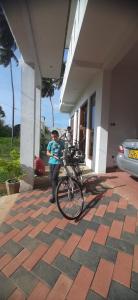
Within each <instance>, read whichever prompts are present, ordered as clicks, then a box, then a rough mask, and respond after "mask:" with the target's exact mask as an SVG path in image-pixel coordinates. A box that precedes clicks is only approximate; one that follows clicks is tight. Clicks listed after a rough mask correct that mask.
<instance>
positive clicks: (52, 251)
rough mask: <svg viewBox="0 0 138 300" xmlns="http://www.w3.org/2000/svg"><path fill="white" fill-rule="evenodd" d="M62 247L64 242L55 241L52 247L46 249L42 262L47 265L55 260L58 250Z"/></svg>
mask: <svg viewBox="0 0 138 300" xmlns="http://www.w3.org/2000/svg"><path fill="white" fill-rule="evenodd" d="M63 245H64V241H62V240H60V239H57V240H56V241H55V242H54V243H53V244H52V246H51V247H50V248H49V249H48V251H47V252H46V254H45V255H44V256H43V258H42V259H43V260H44V261H46V262H47V263H49V264H51V263H52V262H53V260H54V259H55V258H56V256H57V255H58V253H59V252H60V250H61V249H62V247H63Z"/></svg>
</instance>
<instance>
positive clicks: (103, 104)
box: [60, 0, 138, 173]
mask: <svg viewBox="0 0 138 300" xmlns="http://www.w3.org/2000/svg"><path fill="white" fill-rule="evenodd" d="M137 16H138V3H137V1H121V0H120V1H113V0H111V1H108V0H97V1H95V0H79V1H78V2H77V7H76V14H75V19H74V24H73V30H72V35H71V40H70V46H69V50H68V57H67V64H66V70H65V75H64V81H63V85H62V91H61V104H60V109H61V111H62V112H68V113H70V123H71V125H72V127H73V133H74V140H75V139H77V140H78V141H79V142H80V147H82V149H83V150H84V151H85V154H86V164H87V165H88V166H89V167H90V168H92V170H93V171H94V172H96V173H102V172H106V168H107V167H112V166H114V165H115V163H116V162H115V156H116V154H117V149H118V145H119V144H120V143H121V142H122V141H123V140H124V139H125V138H136V137H137V138H138V117H137V112H138V17H137Z"/></svg>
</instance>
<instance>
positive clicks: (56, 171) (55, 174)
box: [50, 164, 60, 199]
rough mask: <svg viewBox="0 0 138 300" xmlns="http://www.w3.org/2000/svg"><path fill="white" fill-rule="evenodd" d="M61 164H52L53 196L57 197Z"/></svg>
mask: <svg viewBox="0 0 138 300" xmlns="http://www.w3.org/2000/svg"><path fill="white" fill-rule="evenodd" d="M59 169H60V164H56V165H54V164H50V180H51V183H52V197H53V199H54V198H55V191H56V187H57V184H58V175H59Z"/></svg>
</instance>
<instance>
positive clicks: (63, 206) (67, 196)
mask: <svg viewBox="0 0 138 300" xmlns="http://www.w3.org/2000/svg"><path fill="white" fill-rule="evenodd" d="M56 200H57V206H58V208H59V210H60V212H61V213H62V215H63V216H64V217H65V218H66V219H69V220H73V219H76V218H77V217H79V216H80V214H81V212H82V210H83V205H84V198H83V194H82V190H81V187H80V185H79V184H78V182H77V181H76V180H75V179H74V178H71V177H68V176H66V177H63V178H61V180H60V181H59V183H58V186H57V190H56Z"/></svg>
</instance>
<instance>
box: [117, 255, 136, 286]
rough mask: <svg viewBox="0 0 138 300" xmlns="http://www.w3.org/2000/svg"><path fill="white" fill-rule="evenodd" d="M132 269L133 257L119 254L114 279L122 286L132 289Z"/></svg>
mask: <svg viewBox="0 0 138 300" xmlns="http://www.w3.org/2000/svg"><path fill="white" fill-rule="evenodd" d="M131 269H132V256H131V255H129V254H127V253H124V252H119V253H118V255H117V260H116V264H115V269H114V274H113V279H114V280H116V281H118V282H119V283H120V284H123V285H125V286H127V287H130V278H131Z"/></svg>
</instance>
